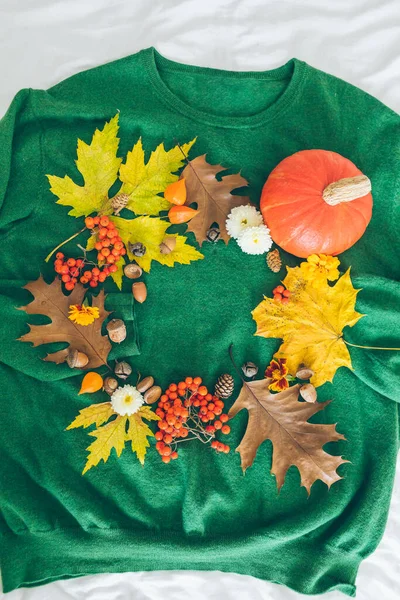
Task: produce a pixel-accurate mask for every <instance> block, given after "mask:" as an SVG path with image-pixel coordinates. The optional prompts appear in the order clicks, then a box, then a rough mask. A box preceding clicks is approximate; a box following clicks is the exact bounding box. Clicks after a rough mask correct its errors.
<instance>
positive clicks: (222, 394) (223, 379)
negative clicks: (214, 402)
mask: <svg viewBox="0 0 400 600" xmlns="http://www.w3.org/2000/svg"><path fill="white" fill-rule="evenodd" d="M234 386H235V384H234V382H233V377H232V375H228V373H225V374H224V375H221V376H220V377H218V381H217V383H216V385H215V395H216V396H218V398H229V396H232V392H233V388H234Z"/></svg>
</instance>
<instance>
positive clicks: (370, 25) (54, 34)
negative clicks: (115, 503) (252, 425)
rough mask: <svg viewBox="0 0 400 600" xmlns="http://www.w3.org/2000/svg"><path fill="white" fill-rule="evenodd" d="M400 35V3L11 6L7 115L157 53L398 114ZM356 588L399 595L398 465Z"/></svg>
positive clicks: (176, 578)
mask: <svg viewBox="0 0 400 600" xmlns="http://www.w3.org/2000/svg"><path fill="white" fill-rule="evenodd" d="M399 37H400V6H399V2H398V0H383V1H382V0H333V1H332V0H280V1H276V0H181V1H179V0H163V1H162V0H18V1H16V0H1V2H0V77H1V82H2V85H1V86H0V113H3V112H4V111H5V110H6V108H7V107H8V105H9V103H10V101H11V99H12V97H13V96H14V94H15V93H16V92H17V91H18V90H19V89H21V88H23V87H34V88H47V87H49V86H51V85H53V84H54V83H56V82H58V81H60V80H62V79H64V78H65V77H68V76H69V75H71V74H73V73H76V72H78V71H81V70H83V69H87V68H90V67H92V66H95V65H98V64H101V63H104V62H108V61H110V60H113V59H115V58H120V57H122V56H126V55H128V54H132V53H134V52H136V51H137V50H139V49H141V48H144V47H148V46H155V47H156V48H157V49H158V50H159V51H160V52H161V53H162V54H164V55H165V56H167V57H168V58H172V59H175V60H178V61H181V62H188V63H192V64H197V65H205V66H214V67H221V68H226V69H235V70H237V69H269V68H273V67H276V66H279V65H281V64H283V63H285V62H286V61H287V60H288V59H289V58H292V57H297V58H300V59H302V60H305V61H306V62H308V63H310V64H311V65H313V66H315V67H318V68H320V69H322V70H325V71H328V72H330V73H333V74H335V75H337V76H339V77H341V78H343V79H345V80H347V81H350V82H351V83H354V84H355V85H358V86H359V87H361V88H362V89H364V90H366V91H368V92H369V93H371V94H373V95H374V96H377V97H378V98H380V99H381V100H382V101H383V102H384V103H385V104H387V105H389V106H390V107H391V108H393V109H394V110H396V111H397V112H400V77H399V74H400V54H399V51H398V48H399ZM350 409H351V407H350ZM305 568H307V566H306V565H305ZM357 586H358V592H357V599H358V600H395V599H396V600H397V599H398V598H399V597H400V463H399V467H398V473H397V479H396V488H395V492H394V496H393V501H392V505H391V510H390V515H389V521H388V525H387V528H386V532H385V536H384V538H383V540H382V542H381V544H380V546H379V548H378V550H377V551H376V552H375V553H374V554H373V555H372V556H371V557H370V558H369V559H368V560H366V561H364V563H363V564H362V565H361V568H360V571H359V576H358V579H357ZM2 597H3V598H4V599H5V600H125V599H128V598H129V599H131V598H132V599H133V598H134V599H135V600H144V599H146V600H183V599H187V598H190V599H191V600H204V599H210V600H217V599H218V600H238V599H240V600H261V599H262V600H300V599H301V598H306V596H302V595H301V594H297V593H295V592H292V591H291V590H288V589H287V588H284V587H283V586H277V585H274V584H270V583H265V582H262V581H259V580H256V579H254V578H252V577H247V576H241V575H234V574H232V575H231V574H226V573H225V574H221V573H217V572H208V573H207V572H202V573H200V572H188V571H186V572H179V571H170V572H165V571H158V572H154V573H127V574H117V575H116V574H110V575H96V576H91V577H83V578H79V579H75V580H68V581H62V582H56V583H52V584H49V585H47V586H42V587H38V588H35V589H31V590H27V589H25V590H16V591H14V592H11V593H10V594H7V595H3V596H2ZM325 597H326V598H327V600H328V599H329V600H336V599H339V598H344V596H343V595H342V594H340V593H330V594H327V595H326V596H325ZM315 598H316V597H315Z"/></svg>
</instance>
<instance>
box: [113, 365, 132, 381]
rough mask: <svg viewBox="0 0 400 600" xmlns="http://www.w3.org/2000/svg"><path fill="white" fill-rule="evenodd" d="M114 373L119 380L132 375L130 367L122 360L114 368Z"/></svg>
mask: <svg viewBox="0 0 400 600" xmlns="http://www.w3.org/2000/svg"><path fill="white" fill-rule="evenodd" d="M114 373H115V374H116V376H117V377H119V378H120V379H127V377H129V375H130V374H131V373H132V367H131V365H130V364H129V363H127V362H125V361H124V360H123V361H121V362H117V364H116V365H115V367H114Z"/></svg>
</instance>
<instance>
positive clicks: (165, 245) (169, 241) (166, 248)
mask: <svg viewBox="0 0 400 600" xmlns="http://www.w3.org/2000/svg"><path fill="white" fill-rule="evenodd" d="M175 246H176V237H175V236H172V235H170V236H168V237H165V238H164V239H163V241H162V242H161V244H160V252H161V254H170V253H171V252H173V251H174V250H175Z"/></svg>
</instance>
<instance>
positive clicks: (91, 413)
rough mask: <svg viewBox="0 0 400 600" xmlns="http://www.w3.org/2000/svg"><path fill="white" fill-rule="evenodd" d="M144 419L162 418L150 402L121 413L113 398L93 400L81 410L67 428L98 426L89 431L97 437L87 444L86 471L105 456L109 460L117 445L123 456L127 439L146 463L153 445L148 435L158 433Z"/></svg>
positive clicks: (140, 459)
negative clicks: (132, 410) (106, 400)
mask: <svg viewBox="0 0 400 600" xmlns="http://www.w3.org/2000/svg"><path fill="white" fill-rule="evenodd" d="M114 415H116V419H114V420H113V421H110V422H109V423H107V424H106V425H104V423H106V421H108V420H109V419H110V418H111V417H112V416H114ZM142 419H147V420H148V421H159V420H160V417H159V416H158V415H156V413H155V412H153V411H152V409H151V408H150V406H142V407H141V408H140V409H139V410H138V411H137V412H136V413H134V414H133V415H130V416H121V415H118V414H117V413H116V412H115V411H114V410H113V408H112V404H111V402H103V403H101V404H92V405H91V406H87V407H86V408H83V409H82V410H80V411H79V415H78V416H77V417H76V418H75V419H74V421H72V423H71V424H70V425H68V427H67V430H68V429H76V428H77V427H83V428H85V429H86V427H89V426H90V425H96V427H97V429H95V430H94V431H91V432H90V433H89V435H91V436H93V437H95V438H96V440H95V441H94V442H92V443H91V444H90V446H89V447H88V448H87V450H88V451H89V455H88V457H87V462H86V465H85V468H84V469H83V472H82V475H84V474H85V473H86V472H87V471H89V470H90V469H91V468H92V467H96V466H97V465H98V464H99V462H100V461H101V460H103V461H104V462H107V460H108V459H109V457H110V454H111V451H112V449H113V448H114V449H115V451H116V453H117V456H118V457H120V456H121V453H122V450H123V449H124V447H125V442H126V441H130V442H131V448H132V452H136V456H137V457H138V459H139V461H140V462H141V464H142V465H143V464H144V459H145V456H146V449H147V448H148V447H149V446H150V444H149V441H148V438H149V437H154V433H153V432H152V431H151V429H150V428H149V427H148V426H147V424H146V423H144V422H143V420H142ZM127 424H128V429H127Z"/></svg>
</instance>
